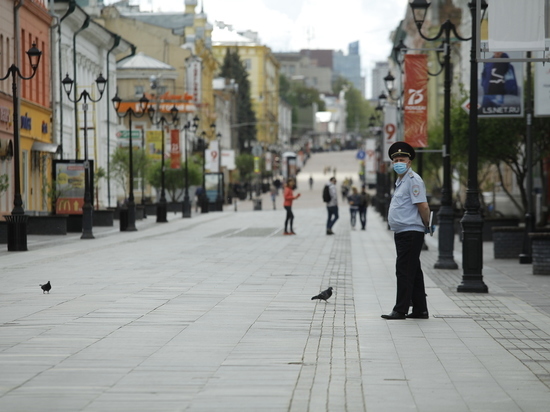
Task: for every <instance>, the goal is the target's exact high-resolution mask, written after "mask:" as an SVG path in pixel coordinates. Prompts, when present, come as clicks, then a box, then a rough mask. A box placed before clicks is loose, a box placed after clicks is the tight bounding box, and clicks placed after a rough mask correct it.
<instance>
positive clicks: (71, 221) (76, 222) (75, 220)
mask: <svg viewBox="0 0 550 412" xmlns="http://www.w3.org/2000/svg"><path fill="white" fill-rule="evenodd" d="M67 232H69V233H82V215H69V216H68V217H67Z"/></svg>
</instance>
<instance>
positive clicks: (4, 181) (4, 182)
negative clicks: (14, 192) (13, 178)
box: [0, 174, 10, 194]
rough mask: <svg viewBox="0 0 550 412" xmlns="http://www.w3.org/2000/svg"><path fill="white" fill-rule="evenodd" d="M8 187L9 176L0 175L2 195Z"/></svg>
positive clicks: (0, 192) (0, 191)
mask: <svg viewBox="0 0 550 412" xmlns="http://www.w3.org/2000/svg"><path fill="white" fill-rule="evenodd" d="M8 187H10V184H9V183H8V175H7V174H6V175H0V194H2V193H4V192H6V191H7V190H8Z"/></svg>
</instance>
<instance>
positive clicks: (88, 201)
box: [61, 73, 107, 239]
mask: <svg viewBox="0 0 550 412" xmlns="http://www.w3.org/2000/svg"><path fill="white" fill-rule="evenodd" d="M61 83H62V84H63V88H64V90H65V93H66V94H67V98H68V99H69V100H70V101H71V102H73V103H79V102H80V101H81V100H84V102H83V103H82V111H83V112H84V204H83V205H82V236H80V239H94V234H93V231H92V228H93V210H94V208H93V207H92V199H93V182H91V179H90V178H91V173H90V162H89V159H88V100H89V101H91V102H93V103H97V102H99V101H100V100H101V98H102V97H103V92H104V91H105V86H106V85H107V80H106V79H105V78H104V77H103V75H102V74H101V73H100V74H99V76H98V77H97V79H96V80H95V83H96V86H97V90H98V91H99V98H97V99H93V98H92V96H91V95H90V93H88V90H86V89H85V90H84V91H82V93H80V95H79V96H78V98H75V99H72V98H71V91H72V90H73V85H74V81H73V79H71V78H70V77H69V74H68V73H67V75H66V76H65V78H64V79H63V80H62V81H61Z"/></svg>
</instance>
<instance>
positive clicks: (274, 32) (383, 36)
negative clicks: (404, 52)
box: [105, 0, 409, 97]
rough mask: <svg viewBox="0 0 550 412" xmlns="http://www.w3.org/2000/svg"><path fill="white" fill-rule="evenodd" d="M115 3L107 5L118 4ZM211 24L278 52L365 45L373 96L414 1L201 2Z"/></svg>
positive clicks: (158, 3)
mask: <svg viewBox="0 0 550 412" xmlns="http://www.w3.org/2000/svg"><path fill="white" fill-rule="evenodd" d="M113 1H114V0H106V1H105V3H107V4H108V3H112V2H113ZM134 2H135V3H138V2H139V4H140V5H141V10H142V11H178V10H181V11H183V9H184V0H179V1H174V0H134ZM202 3H204V11H205V13H206V14H207V16H208V21H210V22H212V23H213V22H214V21H216V20H218V21H223V22H224V23H226V24H231V25H233V27H234V28H235V29H236V30H238V31H244V30H252V31H256V32H258V34H259V37H260V40H261V42H262V43H264V44H266V45H267V46H269V47H270V48H271V49H272V51H275V52H279V51H299V50H300V49H306V48H310V49H334V50H342V51H344V53H346V54H347V47H348V44H349V43H351V42H354V41H357V40H359V42H360V54H361V65H362V72H363V76H366V80H367V96H369V97H370V92H369V91H370V89H371V70H372V68H373V67H374V62H376V61H385V60H386V59H387V56H388V55H389V54H390V52H391V43H390V41H389V35H390V33H391V31H392V30H393V29H395V28H396V26H397V24H398V23H399V21H400V20H402V19H403V18H404V17H405V12H406V8H407V7H408V6H407V4H408V3H409V0H204V1H203V0H199V1H198V6H197V9H196V11H197V12H199V11H200V9H201V5H202Z"/></svg>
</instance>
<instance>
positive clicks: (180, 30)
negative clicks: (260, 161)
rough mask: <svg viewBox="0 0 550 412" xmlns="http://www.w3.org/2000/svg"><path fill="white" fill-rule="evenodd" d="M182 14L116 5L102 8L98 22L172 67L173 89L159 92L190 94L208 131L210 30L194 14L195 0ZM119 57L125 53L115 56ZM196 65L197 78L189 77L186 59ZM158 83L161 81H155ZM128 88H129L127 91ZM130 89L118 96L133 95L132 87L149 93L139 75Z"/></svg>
mask: <svg viewBox="0 0 550 412" xmlns="http://www.w3.org/2000/svg"><path fill="white" fill-rule="evenodd" d="M185 5H186V11H185V13H173V12H168V13H160V12H159V13H150V12H147V13H142V12H136V11H135V10H134V9H128V10H125V9H123V8H120V9H119V8H118V7H116V6H109V7H105V8H104V9H103V10H102V12H101V17H100V21H101V22H102V24H103V25H104V26H105V27H106V28H107V29H109V30H111V31H113V32H114V33H117V34H119V35H120V36H122V37H123V38H126V39H132V41H133V43H134V44H135V45H136V47H137V49H136V51H137V52H143V53H144V54H146V55H147V56H150V57H153V58H155V59H157V60H159V61H161V62H164V63H166V64H169V65H170V66H172V67H173V68H174V69H175V72H176V73H177V77H176V79H175V81H169V82H167V86H169V87H172V88H173V90H169V89H164V90H163V91H165V92H168V93H170V94H173V95H179V96H184V95H186V94H188V95H193V96H194V97H195V98H198V99H199V100H196V99H195V100H194V101H193V103H194V105H193V106H192V107H195V108H196V112H194V113H193V115H195V114H196V115H198V116H199V118H200V125H199V128H200V130H210V124H211V123H212V122H214V121H215V119H216V116H215V111H214V93H213V89H212V80H213V78H214V73H215V72H216V70H217V67H218V66H217V62H216V60H215V59H214V57H213V56H212V53H211V51H210V33H211V31H212V29H211V27H210V26H209V24H208V23H207V22H206V17H205V15H204V14H203V13H199V14H196V13H195V12H194V9H195V7H196V0H186V1H185ZM117 57H118V58H123V57H125V56H117ZM192 61H196V62H198V64H199V65H200V78H198V79H194V80H193V78H192V74H191V73H188V71H189V70H188V68H189V67H190V64H191V63H190V62H192ZM159 84H160V85H161V87H163V86H162V80H161V81H160V83H159ZM193 85H195V86H197V85H198V86H197V87H199V88H200V94H194V93H192V90H191V88H192V87H193ZM128 90H132V87H130V88H128V87H127V91H128ZM133 90H134V91H133V92H130V93H129V95H127V96H123V95H120V98H121V99H123V100H125V99H136V100H137V99H139V96H138V97H137V98H136V94H137V92H136V90H142V91H143V92H145V93H151V90H150V84H149V82H148V81H146V79H144V78H142V79H141V80H139V81H137V80H136V84H134V87H133Z"/></svg>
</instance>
